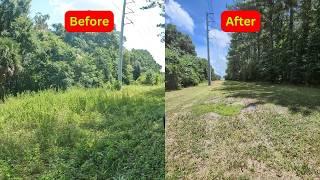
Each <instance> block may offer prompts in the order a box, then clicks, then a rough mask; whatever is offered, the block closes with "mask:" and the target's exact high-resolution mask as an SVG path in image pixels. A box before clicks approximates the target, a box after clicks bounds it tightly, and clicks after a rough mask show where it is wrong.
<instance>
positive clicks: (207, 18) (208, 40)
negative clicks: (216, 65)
mask: <svg viewBox="0 0 320 180" xmlns="http://www.w3.org/2000/svg"><path fill="white" fill-rule="evenodd" d="M211 14H213V13H207V14H206V23H207V53H208V86H211V64H210V39H209V32H210V29H209V22H213V21H209V15H211Z"/></svg>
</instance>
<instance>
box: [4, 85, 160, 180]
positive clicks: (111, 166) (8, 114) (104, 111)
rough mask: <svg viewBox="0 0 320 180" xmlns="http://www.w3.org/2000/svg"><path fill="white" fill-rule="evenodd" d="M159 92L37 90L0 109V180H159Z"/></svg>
mask: <svg viewBox="0 0 320 180" xmlns="http://www.w3.org/2000/svg"><path fill="white" fill-rule="evenodd" d="M163 115H164V87H161V86H157V87H151V86H128V87H125V88H124V89H123V90H122V91H111V90H107V89H104V88H97V89H77V88H74V89H70V90H67V91H65V92H55V91H51V90H48V91H43V92H39V93H25V94H21V95H19V96H18V97H10V98H9V99H8V101H7V102H6V103H5V104H1V105H0V179H13V178H21V179H38V178H39V179H41V178H42V179H96V178H97V179H105V178H107V179H108V178H125V179H136V178H147V179H155V178H163V177H164V129H163V121H162V117H163Z"/></svg>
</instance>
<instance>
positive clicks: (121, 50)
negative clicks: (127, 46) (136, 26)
mask: <svg viewBox="0 0 320 180" xmlns="http://www.w3.org/2000/svg"><path fill="white" fill-rule="evenodd" d="M129 3H135V1H134V0H132V1H131V2H129ZM129 3H127V0H124V2H123V8H122V18H121V32H120V44H119V46H120V47H119V51H120V52H119V62H118V81H119V83H120V86H122V64H123V34H124V26H125V25H127V24H133V22H132V21H131V20H130V19H128V18H127V20H128V21H130V23H126V24H125V22H124V21H125V19H126V14H131V13H134V11H133V10H132V9H130V8H129V10H130V12H129V13H126V9H127V4H129Z"/></svg>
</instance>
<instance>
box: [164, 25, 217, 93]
mask: <svg viewBox="0 0 320 180" xmlns="http://www.w3.org/2000/svg"><path fill="white" fill-rule="evenodd" d="M211 72H212V77H211V78H212V80H215V79H216V76H215V74H214V70H213V68H212V69H211ZM207 79H208V64H207V60H206V59H203V58H198V57H196V51H195V47H194V45H193V43H192V41H191V38H190V37H189V36H188V35H185V34H182V33H181V32H179V31H177V29H176V27H175V26H174V25H172V24H168V25H167V26H166V89H167V90H174V89H180V88H182V87H188V86H196V85H198V84H199V83H200V82H202V81H205V80H207Z"/></svg>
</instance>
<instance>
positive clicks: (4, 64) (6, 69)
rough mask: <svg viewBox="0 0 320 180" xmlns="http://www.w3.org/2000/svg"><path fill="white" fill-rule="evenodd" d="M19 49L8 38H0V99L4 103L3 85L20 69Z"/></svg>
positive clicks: (4, 91)
mask: <svg viewBox="0 0 320 180" xmlns="http://www.w3.org/2000/svg"><path fill="white" fill-rule="evenodd" d="M20 59H21V56H20V49H19V46H18V45H17V43H16V42H14V41H13V40H11V39H9V38H0V99H1V100H2V101H3V102H4V99H5V95H6V90H5V85H6V82H7V81H8V79H9V78H11V77H12V76H14V75H15V74H16V73H17V72H18V70H19V67H20Z"/></svg>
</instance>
